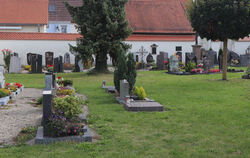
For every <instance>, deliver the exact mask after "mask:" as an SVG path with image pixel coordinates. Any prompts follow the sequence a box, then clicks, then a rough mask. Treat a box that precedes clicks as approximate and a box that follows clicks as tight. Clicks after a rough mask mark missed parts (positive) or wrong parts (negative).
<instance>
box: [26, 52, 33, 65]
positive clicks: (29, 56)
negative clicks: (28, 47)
mask: <svg viewBox="0 0 250 158" xmlns="http://www.w3.org/2000/svg"><path fill="white" fill-rule="evenodd" d="M32 55H33V53H28V54H27V64H28V65H31V60H32Z"/></svg>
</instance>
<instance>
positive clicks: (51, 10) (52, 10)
mask: <svg viewBox="0 0 250 158" xmlns="http://www.w3.org/2000/svg"><path fill="white" fill-rule="evenodd" d="M49 12H55V6H54V5H52V4H51V5H49Z"/></svg>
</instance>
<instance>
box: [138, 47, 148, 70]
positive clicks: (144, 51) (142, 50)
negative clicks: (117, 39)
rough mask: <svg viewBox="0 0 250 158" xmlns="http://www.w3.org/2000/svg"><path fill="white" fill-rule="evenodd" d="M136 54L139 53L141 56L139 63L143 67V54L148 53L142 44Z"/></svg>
mask: <svg viewBox="0 0 250 158" xmlns="http://www.w3.org/2000/svg"><path fill="white" fill-rule="evenodd" d="M137 54H139V55H140V56H141V63H142V66H143V68H144V64H143V63H144V56H145V55H146V54H148V52H147V51H146V49H145V48H144V47H143V46H141V48H140V49H139V51H138V52H137Z"/></svg>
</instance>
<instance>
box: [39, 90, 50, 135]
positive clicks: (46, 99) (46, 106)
mask: <svg viewBox="0 0 250 158" xmlns="http://www.w3.org/2000/svg"><path fill="white" fill-rule="evenodd" d="M52 99H53V95H52V90H44V91H43V121H42V122H43V127H44V136H49V135H50V133H49V132H50V131H49V129H48V126H47V123H48V121H49V118H50V117H51V115H52V114H53V104H52Z"/></svg>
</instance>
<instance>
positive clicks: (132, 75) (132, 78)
mask: <svg viewBox="0 0 250 158" xmlns="http://www.w3.org/2000/svg"><path fill="white" fill-rule="evenodd" d="M127 68H128V69H127V75H126V77H127V81H128V83H129V91H130V92H131V91H132V90H133V89H134V85H135V82H136V62H135V60H134V55H133V54H132V53H129V54H128V61H127Z"/></svg>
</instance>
